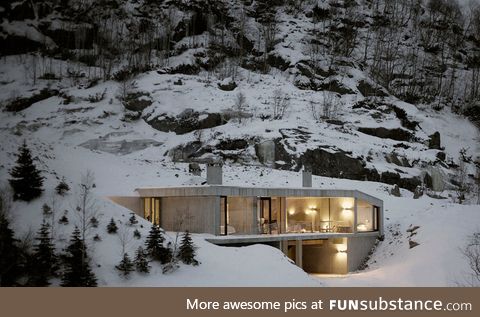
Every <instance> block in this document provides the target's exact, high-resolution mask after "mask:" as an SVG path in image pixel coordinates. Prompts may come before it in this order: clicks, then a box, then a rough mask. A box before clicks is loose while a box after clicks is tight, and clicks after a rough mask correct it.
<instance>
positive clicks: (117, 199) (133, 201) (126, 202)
mask: <svg viewBox="0 0 480 317" xmlns="http://www.w3.org/2000/svg"><path fill="white" fill-rule="evenodd" d="M107 198H108V199H110V200H111V201H113V202H114V203H116V204H118V205H120V206H123V207H125V208H127V209H130V210H131V211H133V212H134V213H136V214H137V215H139V216H140V217H142V218H143V208H142V198H140V197H138V196H110V197H107Z"/></svg>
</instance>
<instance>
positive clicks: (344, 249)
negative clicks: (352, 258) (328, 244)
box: [336, 244, 347, 253]
mask: <svg viewBox="0 0 480 317" xmlns="http://www.w3.org/2000/svg"><path fill="white" fill-rule="evenodd" d="M336 247H337V253H347V245H346V244H337V246H336Z"/></svg>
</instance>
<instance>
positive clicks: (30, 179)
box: [8, 141, 43, 201]
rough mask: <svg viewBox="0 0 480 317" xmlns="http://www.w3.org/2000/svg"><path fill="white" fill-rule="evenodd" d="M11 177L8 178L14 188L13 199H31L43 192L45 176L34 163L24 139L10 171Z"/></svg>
mask: <svg viewBox="0 0 480 317" xmlns="http://www.w3.org/2000/svg"><path fill="white" fill-rule="evenodd" d="M10 176H11V177H12V178H11V179H9V180H8V182H9V183H10V186H12V188H13V199H14V200H24V201H31V200H32V199H34V198H37V197H39V196H40V195H41V194H42V192H43V188H42V186H43V177H42V176H41V175H40V171H39V170H38V169H37V167H36V166H35V164H33V159H32V154H31V153H30V149H29V148H28V147H27V143H26V142H25V141H23V145H22V146H21V147H20V148H19V152H18V154H17V162H16V165H15V167H14V168H13V169H12V170H11V171H10Z"/></svg>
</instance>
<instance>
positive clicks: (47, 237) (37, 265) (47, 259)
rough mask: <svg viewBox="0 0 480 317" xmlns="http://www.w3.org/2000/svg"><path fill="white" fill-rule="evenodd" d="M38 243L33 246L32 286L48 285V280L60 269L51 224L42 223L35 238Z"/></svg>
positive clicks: (30, 280)
mask: <svg viewBox="0 0 480 317" xmlns="http://www.w3.org/2000/svg"><path fill="white" fill-rule="evenodd" d="M35 239H36V240H37V241H38V243H37V244H35V246H34V248H33V261H32V262H33V263H32V264H31V271H30V278H29V284H30V285H31V286H48V285H50V282H49V281H48V280H49V279H50V278H51V277H53V276H55V274H56V272H57V270H58V257H57V255H56V254H55V245H54V244H53V242H52V237H51V234H50V226H49V225H48V223H47V222H46V221H44V222H43V223H42V226H41V227H40V230H39V231H38V233H37V237H36V238H35Z"/></svg>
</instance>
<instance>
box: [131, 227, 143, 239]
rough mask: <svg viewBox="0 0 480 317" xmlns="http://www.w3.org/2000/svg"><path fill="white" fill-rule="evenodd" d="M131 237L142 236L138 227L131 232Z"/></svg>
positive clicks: (137, 237) (138, 237)
mask: <svg viewBox="0 0 480 317" xmlns="http://www.w3.org/2000/svg"><path fill="white" fill-rule="evenodd" d="M133 237H134V238H135V239H140V238H141V237H142V234H141V233H140V231H138V229H135V231H134V232H133Z"/></svg>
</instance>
